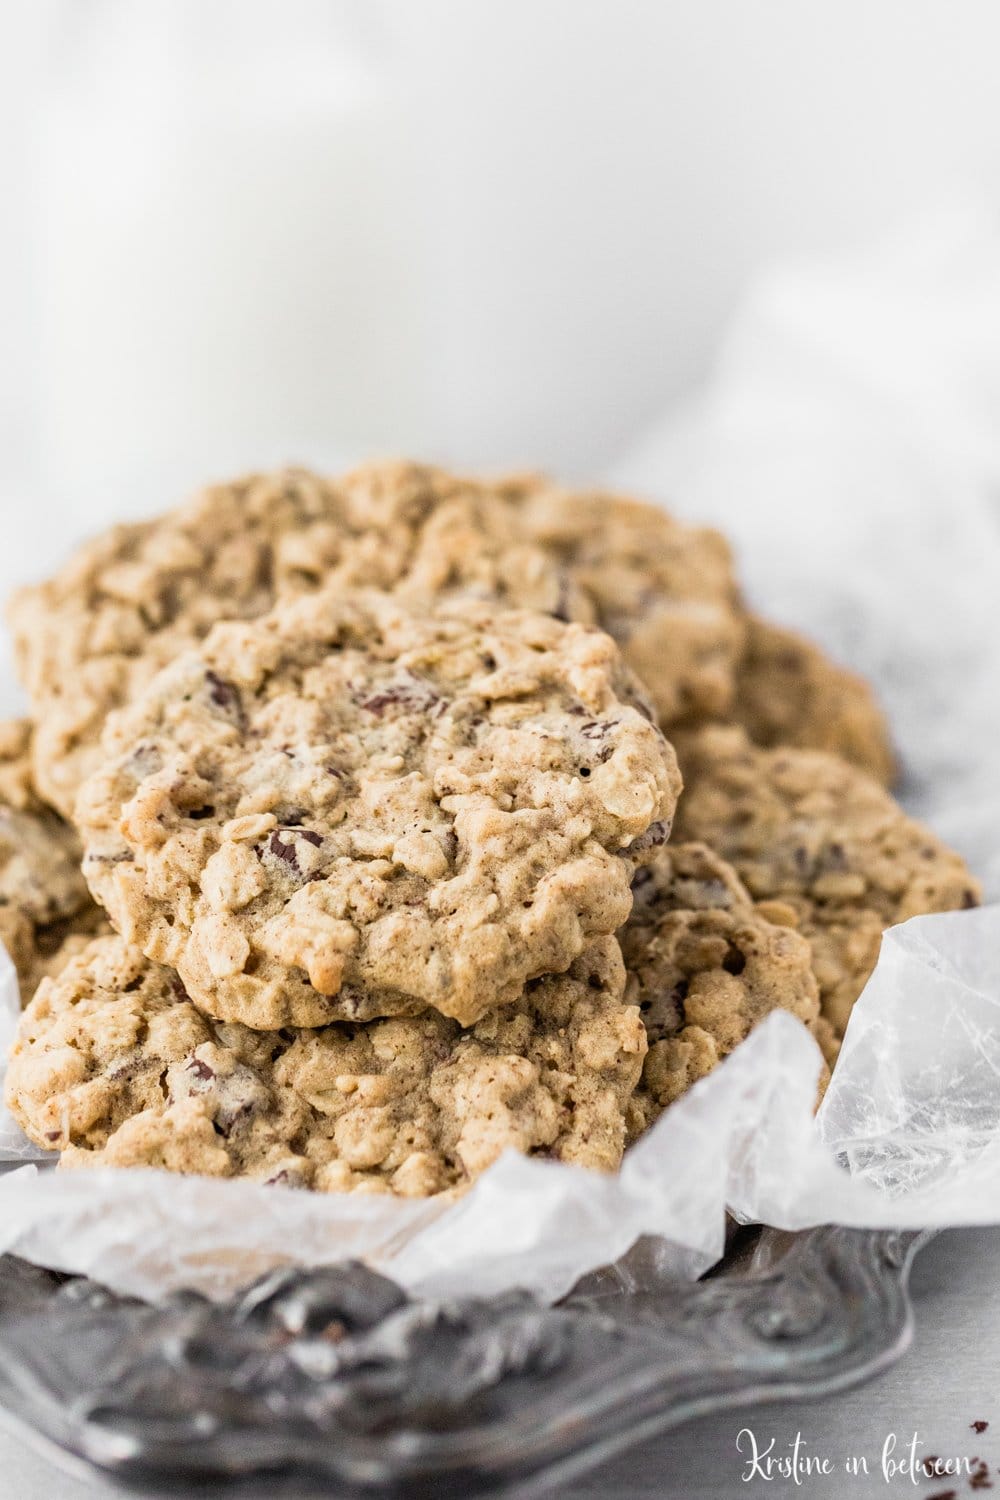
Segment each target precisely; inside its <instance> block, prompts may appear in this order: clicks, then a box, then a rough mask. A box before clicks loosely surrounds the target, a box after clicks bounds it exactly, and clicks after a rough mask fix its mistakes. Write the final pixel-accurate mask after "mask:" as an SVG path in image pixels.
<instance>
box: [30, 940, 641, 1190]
mask: <svg viewBox="0 0 1000 1500" xmlns="http://www.w3.org/2000/svg"><path fill="white" fill-rule="evenodd" d="M624 986H625V973H624V968H623V966H622V961H621V954H620V952H619V950H618V946H617V944H616V942H615V941H614V939H613V938H602V939H600V940H598V941H597V942H595V943H593V944H591V946H590V947H589V948H588V949H586V950H585V951H584V952H583V953H582V954H580V955H579V957H578V958H577V959H576V960H575V961H574V963H573V965H572V967H571V969H570V971H569V973H567V974H564V975H560V976H557V977H549V978H545V979H539V980H536V981H535V982H534V983H533V984H531V985H529V986H528V988H527V990H526V991H525V993H524V994H522V996H521V997H520V998H519V999H518V1000H516V1001H515V1002H513V1003H512V1004H511V1005H508V1006H506V1007H505V1008H504V1010H503V1011H502V1012H495V1013H493V1014H491V1015H490V1016H487V1017H485V1018H484V1019H483V1020H482V1021H480V1022H479V1023H478V1024H477V1025H476V1026H475V1027H473V1028H472V1029H471V1030H470V1031H462V1030H461V1028H460V1027H459V1026H458V1025H457V1024H456V1023H455V1022H454V1021H450V1020H447V1019H446V1018H445V1017H444V1016H441V1015H439V1014H438V1013H437V1012H436V1011H427V1012H425V1013H424V1014H423V1015H421V1016H417V1017H410V1018H396V1019H393V1020H386V1021H376V1022H371V1023H369V1024H367V1025H351V1024H344V1023H338V1024H334V1025H331V1026H328V1027H325V1028H324V1029H322V1030H319V1031H295V1030H284V1031H281V1032H262V1031H251V1030H248V1029H247V1028H246V1027H244V1026H240V1025H238V1024H234V1023H230V1024H225V1023H213V1022H212V1021H210V1020H208V1019H207V1018H206V1017H205V1016H204V1015H203V1014H202V1013H201V1012H200V1011H199V1010H197V1009H196V1008H195V1007H194V1006H193V1005H192V1004H191V1002H190V1001H189V1000H188V998H187V996H186V994H185V992H184V988H183V986H182V985H181V983H180V981H179V979H178V978H177V976H176V975H175V974H173V973H172V972H171V971H170V970H168V969H164V968H161V967H160V966H158V965H156V964H153V963H151V962H150V961H149V960H148V959H146V958H144V957H143V955H142V954H141V953H140V952H139V950H138V949H136V948H129V947H128V946H127V944H125V943H124V942H123V940H122V939H121V938H118V937H111V938H105V939H100V940H98V941H96V942H94V943H92V944H91V945H90V946H89V947H88V948H87V949H86V950H85V951H84V952H83V953H82V954H80V955H79V956H78V957H76V958H75V959H73V960H72V962H71V963H70V964H69V965H68V966H67V968H66V969H65V970H64V971H63V973H62V975H61V976H60V977H59V978H58V979H56V980H53V981H49V982H48V983H46V984H44V985H43V986H42V988H41V989H40V990H39V992H38V994H37V995H36V997H35V999H34V1000H33V1001H32V1003H31V1005H30V1006H29V1007H28V1009H27V1011H26V1012H25V1014H24V1016H23V1017H22V1020H21V1025H20V1030H19V1033H18V1037H17V1041H16V1042H15V1045H14V1048H13V1051H12V1055H11V1062H10V1068H9V1071H8V1075H7V1083H6V1099H7V1103H8V1106H9V1108H10V1109H11V1111H12V1112H13V1114H14V1115H15V1116H16V1118H17V1119H18V1120H19V1121H20V1123H21V1124H22V1126H23V1127H24V1129H25V1130H26V1131H27V1133H28V1135H29V1136H30V1137H31V1139H32V1140H33V1141H35V1142H37V1144H39V1145H40V1146H43V1147H48V1148H50V1149H58V1150H61V1151H62V1152H63V1157H62V1162H63V1164H64V1165H67V1166H82V1165H103V1166H107V1165H113V1166H146V1167H162V1168H167V1169H168V1170H171V1171H176V1172H196V1173H203V1174H206V1175H209V1176H220V1177H231V1176H249V1177H253V1178H257V1179H258V1180H263V1181H265V1182H272V1183H283V1184H287V1185H290V1186H299V1187H312V1188H317V1189H321V1190H326V1191H335V1190H362V1191H380V1192H385V1191H389V1192H393V1193H397V1194H400V1195H403V1196H408V1197H422V1196H428V1195H430V1194H433V1193H440V1192H445V1191H453V1192H457V1191H461V1190H462V1189H463V1188H465V1187H466V1186H468V1184H469V1183H470V1181H471V1180H472V1179H473V1178H475V1177H476V1176H478V1175H479V1173H481V1172H482V1171H484V1170H485V1168H486V1167H488V1166H489V1165H490V1163H491V1162H493V1161H495V1160H496V1158H497V1157H498V1156H499V1155H500V1154H501V1152H502V1151H504V1150H506V1149H507V1148H508V1147H512V1148H513V1149H515V1150H517V1151H522V1152H525V1153H527V1154H535V1155H543V1156H546V1157H553V1158H556V1159H558V1160H560V1161H567V1162H574V1163H576V1164H577V1165H580V1166H589V1167H596V1168H601V1169H603V1170H612V1169H613V1168H615V1167H616V1166H617V1165H618V1163H619V1161H620V1160H621V1156H622V1151H623V1149H624V1142H625V1109H626V1105H627V1101H628V1098H629V1096H630V1094H631V1092H632V1090H633V1089H634V1087H635V1084H636V1081H637V1079H638V1077H639V1073H640V1070H641V1067H642V1059H643V1056H644V1054H645V1050H646V1038H645V1033H644V1031H643V1027H642V1023H641V1021H640V1020H639V1014H638V1011H637V1010H636V1009H635V1007H634V1006H629V1005H625V1004H623V1001H622V994H623V990H624Z"/></svg>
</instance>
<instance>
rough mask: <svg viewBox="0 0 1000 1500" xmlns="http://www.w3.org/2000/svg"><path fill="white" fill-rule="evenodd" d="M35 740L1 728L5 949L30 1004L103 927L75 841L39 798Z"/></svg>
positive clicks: (8, 726)
mask: <svg viewBox="0 0 1000 1500" xmlns="http://www.w3.org/2000/svg"><path fill="white" fill-rule="evenodd" d="M30 737H31V736H30V730H29V728H28V726H27V725H26V724H23V723H19V722H11V723H4V724H0V943H2V944H3V946H4V947H5V948H6V950H7V952H8V953H9V955H10V957H11V959H12V960H13V963H14V967H15V969H16V970H17V977H18V984H19V986H20V990H21V997H22V999H23V1000H25V1001H27V1000H28V999H30V997H31V995H32V994H33V993H34V990H35V987H36V986H37V984H38V983H39V981H40V980H41V978H42V977H43V975H44V974H46V973H48V972H49V971H50V969H51V968H52V967H53V965H58V963H59V961H60V959H61V957H62V956H63V954H64V953H65V955H66V956H68V954H69V952H70V951H72V942H70V947H69V948H65V947H64V945H65V944H66V943H67V941H70V940H72V939H73V938H74V937H75V936H77V935H78V934H79V933H91V934H92V933H93V932H94V931H95V930H96V928H97V926H98V925H99V923H100V914H99V913H98V911H97V910H96V908H95V907H94V905H93V902H92V901H91V899H90V893H89V891H88V890H87V887H86V884H85V882H84V879H83V876H82V874H81V873H80V856H81V849H80V844H79V841H78V839H77V836H76V834H75V833H74V831H73V830H72V828H70V827H69V825H68V824H66V823H64V822H63V820H62V819H61V818H60V817H58V816H57V815H56V814H55V813H53V812H50V811H48V810H47V809H45V808H43V806H42V804H41V803H40V802H39V800H38V798H37V797H36V795H35V792H34V788H33V785H32V781H31V773H30V763H29V756H28V751H29V742H30Z"/></svg>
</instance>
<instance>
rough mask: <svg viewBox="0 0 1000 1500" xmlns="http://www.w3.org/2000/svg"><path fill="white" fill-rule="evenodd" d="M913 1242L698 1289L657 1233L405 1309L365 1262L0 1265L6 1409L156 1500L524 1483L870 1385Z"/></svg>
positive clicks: (899, 1300) (476, 1489)
mask: <svg viewBox="0 0 1000 1500" xmlns="http://www.w3.org/2000/svg"><path fill="white" fill-rule="evenodd" d="M925 1238H926V1236H918V1235H914V1234H908V1235H900V1234H896V1233H889V1232H874V1231H870V1230H851V1229H844V1228H837V1227H825V1228H820V1229H814V1230H811V1231H809V1232H808V1233H805V1234H800V1235H780V1234H778V1233H777V1232H775V1231H771V1230H765V1231H762V1232H761V1231H753V1232H746V1233H743V1234H741V1235H740V1236H738V1238H737V1243H736V1244H735V1245H734V1246H733V1247H732V1248H731V1250H730V1253H729V1255H727V1258H726V1261H725V1262H723V1264H722V1266H721V1267H720V1268H719V1269H718V1270H717V1271H716V1272H714V1273H713V1274H712V1275H711V1276H709V1277H708V1278H706V1279H705V1280H703V1281H701V1282H698V1283H696V1284H693V1285H691V1284H686V1283H685V1284H678V1283H676V1282H668V1281H665V1280H664V1279H663V1278H662V1277H660V1276H659V1275H658V1273H657V1267H656V1245H655V1242H652V1241H650V1242H641V1243H640V1245H639V1246H637V1247H636V1248H635V1250H634V1251H633V1252H632V1253H631V1255H630V1256H629V1257H626V1259H625V1261H624V1262H622V1263H620V1264H619V1265H618V1266H616V1267H612V1268H609V1269H608V1270H607V1271H605V1272H602V1273H598V1274H597V1275H595V1276H594V1277H590V1278H588V1279H587V1282H586V1283H585V1284H582V1285H581V1286H580V1287H579V1288H577V1290H576V1291H575V1292H573V1293H572V1294H571V1295H570V1296H569V1297H568V1298H566V1299H565V1300H564V1302H562V1303H561V1304H560V1305H559V1306H557V1307H554V1308H545V1307H541V1306H539V1305H538V1304H537V1303H536V1302H535V1301H534V1300H533V1299H531V1298H530V1297H528V1296H525V1295H521V1294H515V1295H511V1296H506V1297H502V1298H494V1299H491V1300H488V1301H470V1300H456V1301H453V1302H435V1303H429V1302H418V1301H411V1300H410V1299H408V1298H406V1297H405V1296H404V1294H403V1293H402V1292H401V1291H400V1290H399V1289H398V1288H397V1287H395V1286H394V1284H393V1283H391V1282H389V1281H386V1280H385V1279H384V1278H382V1277H379V1276H377V1275H375V1274H374V1273H373V1272H371V1271H369V1270H367V1269H366V1268H365V1267H362V1266H358V1265H348V1266H341V1267H336V1268H333V1269H322V1270H314V1271H306V1272H301V1271H299V1272H288V1271H282V1272H278V1273H275V1274H273V1275H271V1276H268V1277H265V1278H264V1279H263V1280H261V1281H259V1282H257V1283H255V1284H254V1285H253V1286H251V1287H249V1288H247V1289H246V1290H245V1292H243V1293H242V1294H241V1295H240V1296H239V1297H237V1298H235V1299H233V1300H232V1301H231V1302H229V1303H226V1304H223V1305H217V1304H210V1303H208V1302H206V1301H204V1300H203V1299H202V1298H200V1297H196V1296H194V1295H185V1296H180V1297H175V1298H172V1299H171V1300H170V1301H168V1302H166V1303H164V1304H162V1305H160V1306H156V1307H152V1306H150V1305H148V1304H146V1303H143V1302H139V1301H136V1300H133V1299H128V1298H121V1297H116V1296H114V1295H112V1294H110V1293H108V1292H106V1291H104V1290H103V1289H102V1288H100V1287H98V1286H96V1285H95V1284H94V1283H91V1282H88V1281H86V1280H83V1279H81V1278H66V1277H60V1276H56V1275H54V1274H52V1273H50V1272H46V1271H42V1270H39V1269H38V1268H36V1267H34V1266H31V1265H29V1264H28V1263H27V1262H24V1261H20V1260H16V1259H14V1258H13V1257H5V1258H4V1259H3V1260H2V1261H0V1407H2V1411H0V1420H4V1421H5V1422H6V1423H7V1424H9V1425H12V1426H13V1427H14V1428H15V1429H16V1430H17V1431H18V1432H19V1433H20V1434H21V1435H22V1436H23V1437H24V1438H25V1439H26V1440H27V1441H28V1442H30V1443H32V1444H33V1445H35V1446H36V1447H38V1448H39V1449H40V1450H41V1451H42V1452H43V1453H45V1454H46V1456H48V1457H49V1458H50V1459H55V1461H57V1462H60V1463H62V1464H63V1465H64V1466H66V1467H69V1468H72V1469H73V1470H74V1471H75V1472H76V1473H79V1472H80V1469H81V1465H82V1466H84V1468H85V1469H90V1470H91V1471H93V1470H97V1471H100V1472H101V1473H102V1474H103V1475H105V1476H106V1477H107V1478H108V1479H110V1480H113V1481H115V1482H117V1483H118V1484H121V1485H124V1486H127V1487H138V1486H141V1487H144V1488H145V1489H146V1490H161V1491H163V1492H164V1493H171V1492H173V1493H179V1492H183V1493H185V1494H191V1493H200V1492H204V1493H206V1494H208V1493H210V1494H213V1495H215V1494H220V1495H221V1494H226V1493H227V1492H228V1493H229V1494H235V1493H236V1492H237V1490H238V1493H239V1495H240V1496H249V1495H253V1494H255V1493H260V1494H264V1493H266V1494H267V1495H269V1496H278V1495H293V1494H294V1495H300V1494H308V1493H310V1492H315V1491H316V1490H317V1489H322V1490H323V1491H324V1492H325V1493H327V1494H329V1493H339V1494H344V1495H354V1494H368V1495H392V1496H430V1495H437V1496H440V1495H441V1494H442V1493H443V1492H444V1491H443V1488H442V1487H443V1486H444V1485H445V1484H447V1485H449V1486H450V1487H453V1488H452V1489H451V1492H453V1493H462V1494H464V1495H469V1496H473V1495H499V1494H504V1495H513V1494H517V1495H525V1496H527V1495H531V1494H537V1493H540V1492H541V1491H542V1490H544V1489H546V1488H548V1487H549V1486H550V1485H552V1484H553V1483H555V1482H557V1481H558V1480H562V1479H565V1478H568V1477H570V1476H571V1475H572V1474H576V1473H579V1472H581V1471H582V1470H584V1469H586V1468H589V1467H591V1466H593V1465H594V1464H596V1463H599V1462H600V1461H602V1460H603V1459H604V1458H606V1457H608V1456H610V1455H611V1454H612V1453H613V1452H615V1451H617V1450H620V1449H621V1448H624V1447H626V1446H628V1445H630V1444H632V1443H635V1442H637V1441H640V1440H641V1439H643V1438H647V1437H649V1436H651V1435H653V1434H655V1433H657V1432H662V1431H664V1430H666V1429H668V1428H671V1427H676V1426H678V1425H680V1424H681V1423H683V1422H686V1421H688V1420H690V1419H692V1418H693V1417H696V1416H700V1415H704V1414H706V1413H710V1412H715V1411H719V1412H721V1411H723V1410H726V1409H728V1408H731V1407H734V1406H740V1405H744V1404H751V1403H758V1402H765V1401H776V1400H781V1399H786V1398H792V1397H794V1398H799V1399H812V1398H816V1397H819V1396H822V1395H824V1394H828V1393H830V1392H833V1391H835V1390H838V1389H841V1388H843V1387H844V1386H847V1385H850V1384H854V1383H858V1382H860V1381H862V1380H865V1379H867V1378H870V1377H871V1376H872V1375H874V1374H876V1373H877V1372H878V1371H879V1370H881V1369H883V1368H885V1366H887V1365H888V1364H890V1363H892V1362H893V1360H895V1359H896V1358H897V1357H898V1356H899V1355H900V1354H901V1353H902V1352H903V1350H904V1349H905V1348H906V1346H907V1344H908V1343H909V1341H910V1337H911V1334H912V1309H911V1305H910V1301H909V1297H908V1293H907V1283H908V1274H909V1267H910V1263H911V1261H912V1257H913V1255H914V1253H915V1251H916V1250H917V1249H918V1248H919V1246H920V1244H921V1243H922V1242H923V1241H924V1239H925Z"/></svg>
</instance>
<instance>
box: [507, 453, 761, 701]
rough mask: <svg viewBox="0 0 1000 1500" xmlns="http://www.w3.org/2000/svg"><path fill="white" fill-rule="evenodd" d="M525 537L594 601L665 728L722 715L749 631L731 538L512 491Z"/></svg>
mask: <svg viewBox="0 0 1000 1500" xmlns="http://www.w3.org/2000/svg"><path fill="white" fill-rule="evenodd" d="M510 493H511V495H512V498H514V500H515V503H516V504H517V505H518V507H519V510H520V513H521V516H522V518H523V521H524V524H525V526H526V527H527V529H528V532H529V534H530V535H531V536H532V537H533V538H534V539H535V540H536V541H538V542H540V543H541V544H542V546H543V547H545V549H546V550H547V551H548V552H549V553H550V554H551V555H552V556H553V557H555V558H557V559H558V560H559V562H560V563H561V564H562V566H563V568H564V569H565V570H566V571H567V572H568V573H569V574H570V576H571V578H572V579H573V580H574V582H575V583H576V584H577V586H578V587H579V588H581V589H582V590H583V591H584V592H585V593H586V595H587V596H588V597H589V598H591V599H592V600H593V601H594V606H595V609H596V617H597V621H598V623H599V624H600V625H601V627H602V628H603V629H604V630H606V631H607V632H608V634H609V635H611V636H613V637H614V639H615V640H616V641H617V642H618V643H619V645H620V646H621V649H622V655H623V656H624V657H625V660H626V661H627V662H628V664H629V666H630V667H631V668H632V670H633V671H634V672H636V673H637V674H638V675H639V677H640V678H641V679H642V680H643V682H645V683H646V685H647V687H648V688H649V691H650V693H651V694H652V696H653V700H654V703H655V705H656V710H657V714H658V715H659V720H660V724H661V725H662V726H663V727H664V728H665V729H668V728H669V726H670V725H672V724H675V723H677V722H681V721H687V720H690V721H693V722H697V721H699V720H702V719H705V718H706V717H720V716H723V715H725V713H726V712H727V710H728V709H729V706H730V704H731V702H732V695H733V685H734V676H735V670H736V665H737V662H738V659H739V657H740V654H741V652H742V649H743V644H744V634H745V626H744V623H743V617H742V611H741V609H740V607H739V599H738V593H737V589H736V584H735V581H734V578H733V567H732V557H731V554H730V551H729V545H728V543H727V542H726V540H725V538H724V537H723V536H721V534H720V533H719V532H717V531H712V530H710V529H707V528H696V527H690V526H684V525H682V524H681V523H680V522H679V521H676V520H674V519H673V517H671V516H670V515H668V514H667V513H666V512H665V511H663V510H661V509H660V508H659V507H658V506H655V505H646V504H643V503H642V502H640V501H637V500H630V499H627V498H625V497H623V496H617V495H608V494H603V493H600V492H581V493H577V492H573V491H569V490H563V489H558V488H556V487H555V486H553V485H550V484H546V483H545V482H544V481H542V480H537V479H536V480H534V481H532V480H530V479H528V480H525V481H523V482H522V483H520V484H518V483H517V482H516V481H513V482H512V483H511V485H510Z"/></svg>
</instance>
